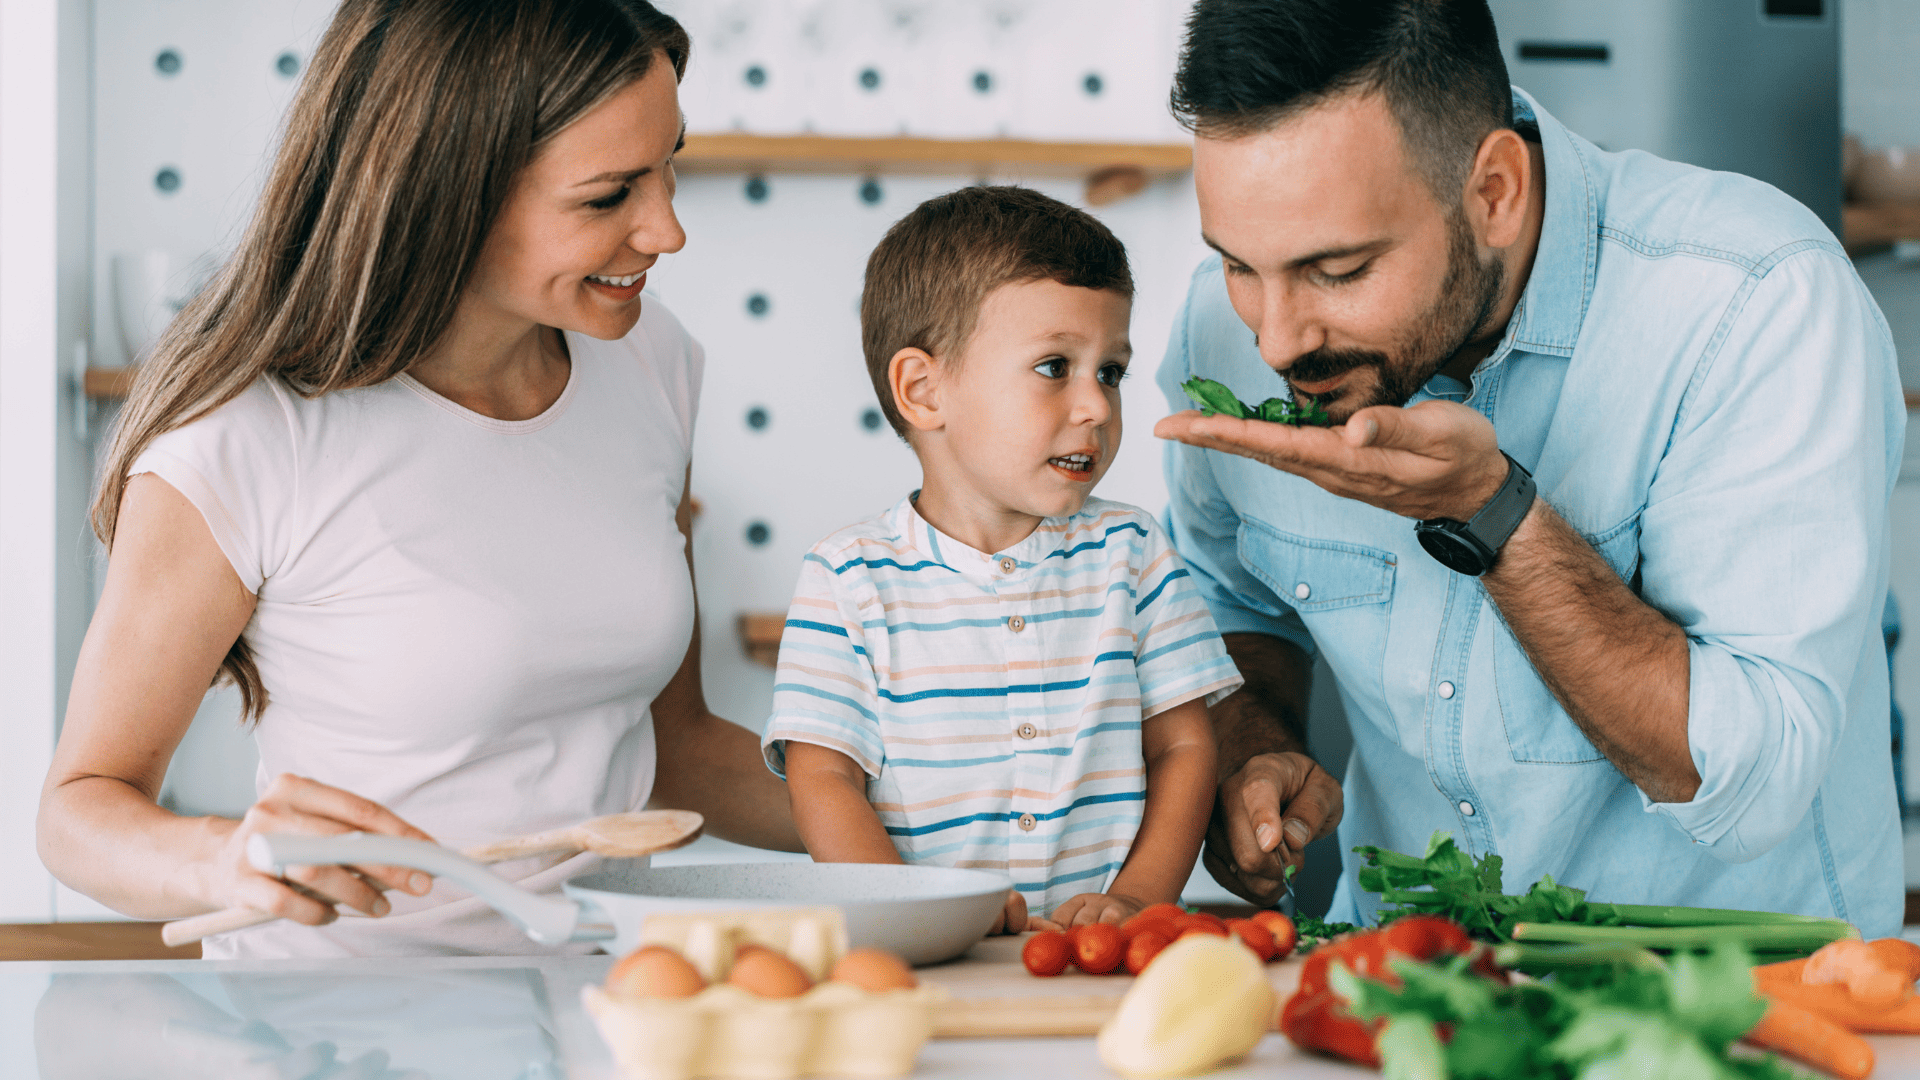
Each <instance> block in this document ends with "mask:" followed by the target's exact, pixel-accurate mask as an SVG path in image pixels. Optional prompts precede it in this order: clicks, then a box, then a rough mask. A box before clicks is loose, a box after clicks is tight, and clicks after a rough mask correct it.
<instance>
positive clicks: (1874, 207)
mask: <svg viewBox="0 0 1920 1080" xmlns="http://www.w3.org/2000/svg"><path fill="white" fill-rule="evenodd" d="M1840 233H1841V242H1842V243H1844V244H1845V245H1846V248H1847V254H1849V255H1852V256H1855V257H1856V258H1857V257H1859V256H1861V255H1871V254H1873V253H1874V252H1877V251H1884V250H1886V249H1887V248H1890V247H1892V246H1893V245H1894V244H1895V243H1898V242H1899V241H1901V240H1920V202H1915V203H1848V204H1846V205H1845V206H1843V207H1841V208H1840Z"/></svg>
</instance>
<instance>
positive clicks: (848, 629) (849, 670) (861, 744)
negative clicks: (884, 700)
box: [760, 548, 886, 778]
mask: <svg viewBox="0 0 1920 1080" xmlns="http://www.w3.org/2000/svg"><path fill="white" fill-rule="evenodd" d="M857 562H858V560H852V561H851V563H852V564H850V563H846V562H843V563H842V564H841V565H838V566H836V565H835V563H834V562H832V561H831V560H830V558H829V556H828V555H826V554H823V553H822V552H821V551H820V550H819V549H818V548H816V549H815V550H813V551H811V552H809V553H808V554H807V557H806V558H805V559H804V560H803V561H802V562H801V564H800V583H799V585H797V586H796V587H795V588H794V594H793V604H792V606H791V607H789V608H788V609H787V625H786V628H785V629H784V630H783V631H782V632H781V635H780V664H779V670H778V672H777V673H776V674H775V675H774V685H773V716H772V717H771V718H770V719H769V720H768V721H767V729H766V733H765V734H764V735H763V736H762V737H761V741H760V746H761V749H762V751H763V752H764V753H765V754H766V758H767V767H768V768H770V769H772V770H773V771H774V772H775V773H777V774H779V775H780V776H781V777H782V778H784V777H785V776H786V775H787V748H786V744H787V743H788V742H790V741H793V742H804V743H813V744H814V745H816V746H824V747H827V748H829V749H833V750H838V751H840V752H841V753H843V754H845V755H847V756H848V757H850V758H852V759H853V760H854V761H857V762H859V763H860V767H861V768H862V769H864V770H866V773H867V775H868V776H871V777H878V776H879V775H880V766H881V764H882V763H883V762H885V760H886V746H885V743H884V742H883V741H882V739H881V737H880V717H879V714H878V711H877V710H878V706H879V691H878V684H877V682H876V680H875V678H874V673H873V660H872V657H871V655H870V654H869V652H868V650H867V648H866V634H865V631H864V629H863V628H862V626H861V619H860V611H859V605H858V603H857V602H856V601H855V600H854V598H853V597H852V596H851V595H850V592H851V589H850V586H851V584H852V582H849V581H847V580H846V578H847V577H848V576H850V575H858V574H859V573H860V570H861V569H862V567H861V566H859V565H855V564H857Z"/></svg>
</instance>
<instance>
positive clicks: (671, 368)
mask: <svg viewBox="0 0 1920 1080" xmlns="http://www.w3.org/2000/svg"><path fill="white" fill-rule="evenodd" d="M641 305H642V306H641V309H640V324H639V326H638V327H637V328H636V330H635V332H634V333H632V334H629V335H628V338H629V340H630V341H632V342H633V343H634V344H635V346H636V348H637V349H638V351H639V353H640V360H641V362H642V363H643V364H645V365H646V366H647V367H648V368H649V369H650V370H651V371H652V372H653V374H654V376H655V377H656V378H657V379H659V380H660V386H661V389H662V390H664V391H665V392H666V395H667V400H668V401H669V402H671V403H672V405H673V413H674V418H675V419H677V420H679V421H680V433H681V438H682V439H683V440H684V442H685V446H686V448H687V451H688V453H692V451H693V424H694V419H695V418H696V417H697V416H698V415H699V411H700V386H701V383H702V380H704V379H705V377H706V371H707V352H706V349H704V348H703V347H701V345H700V343H699V342H698V341H696V340H694V338H693V335H692V334H689V333H688V332H687V328H686V327H685V326H684V325H682V324H681V322H680V319H679V317H678V316H676V315H674V313H673V312H672V311H671V310H669V309H668V308H667V306H666V305H665V304H663V303H661V302H660V299H659V298H658V297H656V296H654V295H653V294H652V293H645V294H643V295H642V297H641Z"/></svg>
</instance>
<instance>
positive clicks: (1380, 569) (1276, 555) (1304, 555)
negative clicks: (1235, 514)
mask: <svg viewBox="0 0 1920 1080" xmlns="http://www.w3.org/2000/svg"><path fill="white" fill-rule="evenodd" d="M1240 562H1241V564H1242V565H1244V566H1245V567H1246V568H1247V570H1248V572H1249V573H1251V574H1253V575H1254V576H1255V577H1256V578H1259V579H1260V581H1261V583H1262V584H1264V585H1266V586H1267V588H1269V589H1271V590H1273V593H1274V595H1275V596H1276V597H1278V598H1279V599H1280V601H1281V602H1282V603H1284V604H1286V605H1287V606H1289V607H1291V608H1293V610H1294V611H1295V612H1297V613H1298V614H1299V616H1300V619H1301V621H1302V622H1304V623H1305V624H1306V627H1307V630H1308V631H1309V632H1310V633H1311V634H1312V635H1313V639H1314V643H1315V645H1317V646H1318V647H1319V649H1320V651H1321V652H1322V653H1324V654H1325V656H1326V658H1327V663H1328V665H1329V666H1331V667H1332V668H1333V672H1334V675H1335V676H1336V677H1337V678H1338V679H1339V680H1340V684H1341V686H1342V687H1344V688H1345V689H1346V691H1347V692H1348V693H1349V694H1353V695H1355V696H1357V697H1359V698H1362V699H1365V700H1368V701H1369V702H1373V701H1379V700H1381V699H1382V698H1383V696H1384V692H1385V691H1384V672H1385V664H1386V650H1387V617H1388V613H1389V611H1390V610H1391V607H1392V600H1393V581H1394V570H1395V567H1396V565H1397V560H1396V559H1395V557H1394V555H1393V554H1392V553H1391V552H1387V551H1381V550H1379V549H1378V548H1370V547H1365V546H1362V545H1360V544H1348V543H1343V542H1341V541H1337V540H1315V539H1310V538H1308V537H1304V536H1295V535H1293V534H1292V533H1286V532H1281V531H1280V530H1278V529H1275V528H1273V527H1272V526H1269V525H1267V524H1266V523H1264V522H1261V521H1258V520H1256V519H1254V518H1250V517H1247V518H1242V519H1241V525H1240Z"/></svg>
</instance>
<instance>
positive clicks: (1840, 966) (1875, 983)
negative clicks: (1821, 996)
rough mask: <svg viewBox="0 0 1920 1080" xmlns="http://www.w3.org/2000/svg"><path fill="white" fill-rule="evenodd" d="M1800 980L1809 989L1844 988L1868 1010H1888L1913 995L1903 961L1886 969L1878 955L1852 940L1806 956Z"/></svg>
mask: <svg viewBox="0 0 1920 1080" xmlns="http://www.w3.org/2000/svg"><path fill="white" fill-rule="evenodd" d="M1800 981H1801V982H1804V983H1806V984H1807V985H1809V986H1827V985H1832V986H1844V987H1846V988H1847V993H1849V994H1851V995H1853V1000H1855V1001H1857V1002H1859V1003H1860V1004H1861V1005H1864V1006H1866V1007H1867V1008H1870V1009H1891V1008H1893V1007H1894V1006H1896V1005H1898V1004H1900V1003H1901V1002H1903V1001H1905V1000H1907V999H1908V998H1910V997H1912V996H1913V976H1911V975H1909V974H1907V970H1906V966H1905V964H1904V962H1903V963H1902V964H1901V966H1900V967H1898V968H1895V967H1889V966H1888V965H1887V963H1886V961H1885V960H1883V959H1882V957H1881V952H1880V951H1878V950H1875V949H1874V948H1873V946H1871V945H1868V944H1867V943H1866V942H1864V941H1854V940H1853V939H1851V938H1847V939H1843V940H1840V941H1836V942H1834V943H1833V944H1831V945H1824V946H1822V947H1821V948H1820V950H1819V951H1818V952H1816V953H1814V954H1813V955H1812V956H1809V957H1807V966H1806V969H1805V970H1803V971H1802V972H1801V973H1800Z"/></svg>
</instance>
